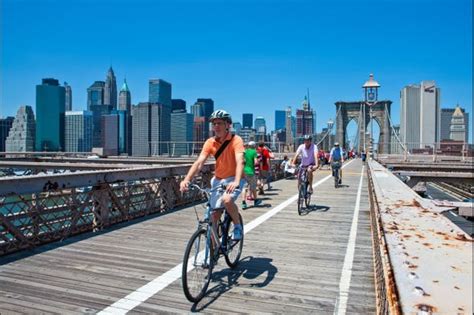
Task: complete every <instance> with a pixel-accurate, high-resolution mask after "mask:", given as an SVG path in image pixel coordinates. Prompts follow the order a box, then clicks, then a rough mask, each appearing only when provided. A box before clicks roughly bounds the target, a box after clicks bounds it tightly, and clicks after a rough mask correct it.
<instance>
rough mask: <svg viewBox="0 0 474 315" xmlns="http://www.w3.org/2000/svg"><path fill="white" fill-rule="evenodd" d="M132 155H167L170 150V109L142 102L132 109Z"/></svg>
mask: <svg viewBox="0 0 474 315" xmlns="http://www.w3.org/2000/svg"><path fill="white" fill-rule="evenodd" d="M132 112H133V114H132V116H133V117H132V155H134V156H150V155H161V154H165V153H168V152H169V151H168V150H169V148H170V129H171V107H168V106H165V105H163V104H160V103H150V102H142V103H139V104H138V105H137V106H134V107H133V109H132Z"/></svg>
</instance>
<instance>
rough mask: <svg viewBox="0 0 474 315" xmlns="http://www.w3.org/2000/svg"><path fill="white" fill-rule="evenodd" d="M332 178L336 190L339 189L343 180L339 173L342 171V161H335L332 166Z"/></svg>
mask: <svg viewBox="0 0 474 315" xmlns="http://www.w3.org/2000/svg"><path fill="white" fill-rule="evenodd" d="M331 168H332V176H333V177H334V188H338V187H339V185H340V184H341V179H340V178H339V171H340V169H341V162H340V161H333V162H332V164H331Z"/></svg>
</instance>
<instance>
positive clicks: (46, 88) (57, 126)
mask: <svg viewBox="0 0 474 315" xmlns="http://www.w3.org/2000/svg"><path fill="white" fill-rule="evenodd" d="M65 96H66V91H65V88H64V86H60V85H59V82H58V80H56V79H51V78H48V79H43V80H42V84H41V85H37V86H36V145H35V147H36V150H37V151H62V150H64V112H65V110H64V109H65V108H66V106H65Z"/></svg>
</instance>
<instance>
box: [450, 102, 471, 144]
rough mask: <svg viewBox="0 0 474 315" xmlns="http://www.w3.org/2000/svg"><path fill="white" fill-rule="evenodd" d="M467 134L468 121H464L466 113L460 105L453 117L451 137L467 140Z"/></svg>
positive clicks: (457, 139) (456, 139) (452, 138)
mask: <svg viewBox="0 0 474 315" xmlns="http://www.w3.org/2000/svg"><path fill="white" fill-rule="evenodd" d="M466 135H467V134H466V122H465V121H464V114H463V113H462V111H461V108H460V107H459V105H458V106H457V107H456V109H455V110H454V113H453V116H452V118H451V127H450V134H449V139H451V140H455V141H463V142H466V138H467V137H466Z"/></svg>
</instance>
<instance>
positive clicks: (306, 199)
mask: <svg viewBox="0 0 474 315" xmlns="http://www.w3.org/2000/svg"><path fill="white" fill-rule="evenodd" d="M305 186H306V189H305V190H306V194H305V196H304V204H305V206H306V208H309V205H310V204H311V195H312V193H309V192H308V190H309V183H306V184H305Z"/></svg>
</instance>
